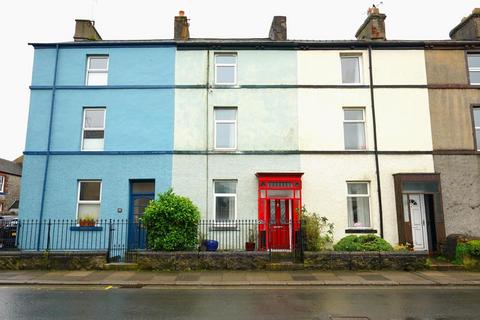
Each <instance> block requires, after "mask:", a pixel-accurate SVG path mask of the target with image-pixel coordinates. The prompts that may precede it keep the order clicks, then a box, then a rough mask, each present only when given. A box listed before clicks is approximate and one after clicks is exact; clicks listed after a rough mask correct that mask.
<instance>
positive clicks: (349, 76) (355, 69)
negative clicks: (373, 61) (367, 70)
mask: <svg viewBox="0 0 480 320" xmlns="http://www.w3.org/2000/svg"><path fill="white" fill-rule="evenodd" d="M360 59H361V58H360V56H358V55H356V56H344V55H341V56H340V60H341V63H342V83H344V84H360V82H361V77H360Z"/></svg>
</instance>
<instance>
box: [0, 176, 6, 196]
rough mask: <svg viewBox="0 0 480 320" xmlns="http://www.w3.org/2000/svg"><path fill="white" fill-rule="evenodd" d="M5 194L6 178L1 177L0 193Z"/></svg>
mask: <svg viewBox="0 0 480 320" xmlns="http://www.w3.org/2000/svg"><path fill="white" fill-rule="evenodd" d="M3 192H5V176H0V193H3Z"/></svg>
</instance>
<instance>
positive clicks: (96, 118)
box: [82, 108, 105, 151]
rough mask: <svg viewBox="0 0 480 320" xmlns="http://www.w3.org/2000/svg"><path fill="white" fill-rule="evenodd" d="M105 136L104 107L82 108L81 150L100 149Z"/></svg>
mask: <svg viewBox="0 0 480 320" xmlns="http://www.w3.org/2000/svg"><path fill="white" fill-rule="evenodd" d="M104 136H105V108H85V109H83V130H82V150H83V151H102V150H103V145H104Z"/></svg>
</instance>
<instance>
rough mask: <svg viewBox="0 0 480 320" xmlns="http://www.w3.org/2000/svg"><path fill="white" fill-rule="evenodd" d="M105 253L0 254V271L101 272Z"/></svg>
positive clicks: (105, 260)
mask: <svg viewBox="0 0 480 320" xmlns="http://www.w3.org/2000/svg"><path fill="white" fill-rule="evenodd" d="M106 263H107V253H106V252H104V251H94V252H21V251H12V252H1V251H0V270H48V269H52V270H101V269H103V268H104V266H105V264H106Z"/></svg>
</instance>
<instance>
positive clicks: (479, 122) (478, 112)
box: [473, 107, 480, 151]
mask: <svg viewBox="0 0 480 320" xmlns="http://www.w3.org/2000/svg"><path fill="white" fill-rule="evenodd" d="M473 125H474V126H475V141H476V143H477V151H480V107H475V108H473Z"/></svg>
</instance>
